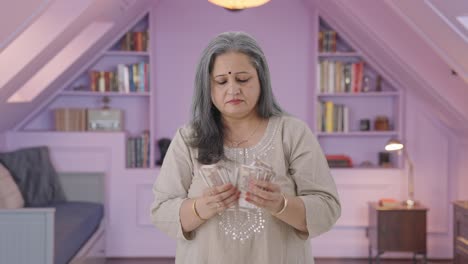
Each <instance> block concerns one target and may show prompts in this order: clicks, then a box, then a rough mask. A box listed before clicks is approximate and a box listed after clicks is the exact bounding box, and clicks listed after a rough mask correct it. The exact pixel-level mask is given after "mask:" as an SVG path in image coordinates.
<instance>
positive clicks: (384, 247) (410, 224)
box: [367, 202, 428, 263]
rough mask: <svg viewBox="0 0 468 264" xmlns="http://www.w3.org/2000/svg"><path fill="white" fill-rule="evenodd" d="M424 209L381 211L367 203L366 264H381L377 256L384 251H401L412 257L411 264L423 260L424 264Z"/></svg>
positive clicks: (381, 209)
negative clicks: (367, 241)
mask: <svg viewBox="0 0 468 264" xmlns="http://www.w3.org/2000/svg"><path fill="white" fill-rule="evenodd" d="M427 210H428V209H427V208H426V207H424V206H422V205H421V204H416V205H415V206H413V207H412V208H409V207H407V206H406V205H399V206H392V207H383V206H379V205H378V204H377V203H375V202H372V203H369V227H368V228H367V236H368V237H369V263H372V261H373V259H374V255H373V251H374V250H376V252H377V254H376V255H375V259H376V262H377V263H380V256H381V255H382V254H383V253H384V252H386V251H404V252H412V253H413V263H416V261H417V260H418V258H417V256H418V255H421V256H422V261H423V263H426V261H427V255H426V254H427V247H426V217H427Z"/></svg>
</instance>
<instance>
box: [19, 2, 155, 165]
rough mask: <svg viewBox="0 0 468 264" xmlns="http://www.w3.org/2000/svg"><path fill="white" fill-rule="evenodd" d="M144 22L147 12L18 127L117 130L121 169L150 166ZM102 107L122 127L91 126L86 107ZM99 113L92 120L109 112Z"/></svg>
mask: <svg viewBox="0 0 468 264" xmlns="http://www.w3.org/2000/svg"><path fill="white" fill-rule="evenodd" d="M149 26H150V12H148V11H147V12H145V13H143V14H142V15H141V16H139V17H138V18H136V19H135V21H134V23H131V24H129V26H128V28H126V29H125V30H123V31H122V33H121V34H120V35H118V36H116V37H115V38H114V39H113V40H112V41H110V42H109V44H108V45H107V47H106V48H105V49H104V50H103V51H102V52H100V53H99V54H96V56H95V58H94V59H93V60H92V61H90V63H89V66H88V67H87V68H85V69H84V70H83V71H82V72H79V73H77V74H76V75H75V77H74V79H73V80H72V81H71V82H70V83H69V84H67V85H66V86H65V87H64V88H63V89H62V90H61V91H60V92H58V93H57V94H56V96H55V97H54V98H53V99H52V100H51V101H50V102H49V103H48V105H47V106H45V108H44V109H43V110H42V111H40V112H38V113H37V115H35V116H34V117H33V118H31V119H30V121H29V122H28V123H27V124H25V125H24V126H23V127H22V128H21V130H22V131H35V132H37V131H44V132H63V133H69V132H75V133H77V132H78V133H90V132H102V133H110V132H115V133H122V134H124V135H125V138H126V140H125V142H122V143H121V144H122V146H124V148H125V150H126V151H125V152H126V153H125V164H126V165H125V166H126V168H127V169H138V168H140V169H141V168H143V169H144V168H148V169H153V168H155V166H156V165H155V162H154V160H155V158H154V156H155V154H154V149H153V146H154V144H153V141H154V140H153V139H154V138H155V135H154V129H153V127H154V126H152V123H153V122H152V120H153V113H152V112H153V111H151V109H152V107H153V106H152V97H153V87H152V82H151V80H150V79H151V78H150V76H151V74H150V62H151V44H150V43H151V42H150V39H151V38H150V36H149V35H150V34H149V33H150V28H149ZM103 100H107V102H106V103H104V101H103ZM105 106H107V108H108V110H112V111H114V110H115V111H117V112H120V115H121V118H120V119H119V120H121V121H120V123H121V129H116V130H100V129H99V128H102V127H101V126H97V127H98V128H94V129H93V128H90V127H92V126H91V125H88V123H89V122H91V117H90V114H89V110H92V109H94V110H105V109H104V107H105ZM75 110H77V111H78V112H79V113H78V114H76V111H75ZM73 111H75V112H73ZM101 113H102V116H99V117H97V118H96V119H99V120H103V119H105V117H104V116H105V115H106V114H107V115H108V113H110V112H109V111H107V112H104V111H101ZM108 116H109V115H108ZM109 118H110V117H109ZM77 122H78V123H79V124H77ZM100 124H101V123H100ZM102 124H104V123H102Z"/></svg>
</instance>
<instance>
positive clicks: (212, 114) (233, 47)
mask: <svg viewBox="0 0 468 264" xmlns="http://www.w3.org/2000/svg"><path fill="white" fill-rule="evenodd" d="M231 51H234V52H240V53H243V54H245V55H247V56H249V58H250V61H251V63H252V66H254V67H255V69H256V70H257V75H258V78H259V81H260V97H259V99H258V102H257V107H256V110H257V113H258V115H259V116H260V117H262V118H269V117H271V116H278V115H281V114H282V113H283V111H282V110H281V108H280V107H279V105H278V103H277V102H276V99H275V97H274V95H273V92H272V89H271V81H270V71H269V69H268V64H267V61H266V58H265V55H264V53H263V51H262V49H261V48H260V46H259V45H258V43H257V41H256V40H255V39H254V38H253V37H252V36H250V35H249V34H247V33H244V32H224V33H221V34H219V35H218V36H216V37H215V38H214V39H213V40H212V41H211V42H210V43H209V44H208V46H207V47H206V48H205V50H204V51H203V53H202V56H201V58H200V61H199V63H198V65H197V70H196V76H195V92H194V97H193V102H192V111H193V112H192V114H193V116H192V122H191V123H192V127H193V129H194V138H193V140H192V142H191V145H192V147H196V148H198V160H199V162H200V163H202V164H213V163H216V162H218V161H219V160H220V159H222V158H223V157H224V149H223V144H224V130H223V124H222V122H221V113H220V112H219V110H218V109H217V108H216V107H215V106H214V105H213V103H212V101H211V73H212V70H213V64H214V61H215V59H216V57H217V56H219V55H221V54H224V53H227V52H231Z"/></svg>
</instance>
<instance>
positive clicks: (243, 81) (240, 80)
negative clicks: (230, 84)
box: [237, 79, 249, 83]
mask: <svg viewBox="0 0 468 264" xmlns="http://www.w3.org/2000/svg"><path fill="white" fill-rule="evenodd" d="M248 80H249V79H237V81H238V82H241V83H245V82H247V81H248Z"/></svg>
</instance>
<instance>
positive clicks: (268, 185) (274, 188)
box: [250, 179, 281, 192]
mask: <svg viewBox="0 0 468 264" xmlns="http://www.w3.org/2000/svg"><path fill="white" fill-rule="evenodd" d="M250 182H251V183H252V184H253V185H256V186H258V187H260V188H263V189H265V190H266V191H269V192H280V191H281V190H280V187H279V185H278V184H275V183H272V182H268V181H261V180H253V179H252V180H251V181H250Z"/></svg>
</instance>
